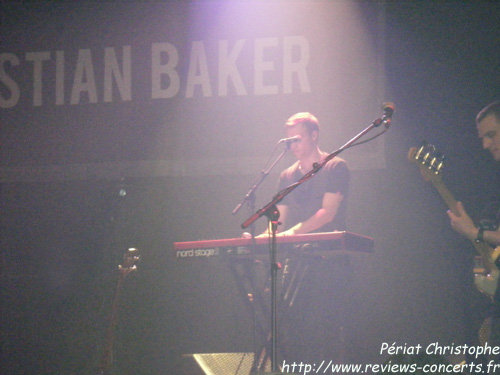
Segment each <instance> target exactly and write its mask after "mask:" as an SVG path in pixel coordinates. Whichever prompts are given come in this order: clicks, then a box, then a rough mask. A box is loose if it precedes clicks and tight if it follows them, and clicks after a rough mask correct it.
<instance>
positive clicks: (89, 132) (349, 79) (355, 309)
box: [0, 1, 500, 375]
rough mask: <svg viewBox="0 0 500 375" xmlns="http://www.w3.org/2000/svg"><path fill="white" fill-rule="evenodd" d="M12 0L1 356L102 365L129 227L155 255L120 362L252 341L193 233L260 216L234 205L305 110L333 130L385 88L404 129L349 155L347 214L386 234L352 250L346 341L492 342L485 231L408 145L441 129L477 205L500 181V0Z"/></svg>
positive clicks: (156, 362) (119, 341)
mask: <svg viewBox="0 0 500 375" xmlns="http://www.w3.org/2000/svg"><path fill="white" fill-rule="evenodd" d="M1 6H2V8H1V9H2V10H1V46H0V111H1V112H0V113H1V118H0V126H1V134H2V141H1V151H2V153H1V166H0V179H1V180H0V182H1V185H0V188H1V190H0V194H1V203H2V206H1V213H2V217H1V233H2V237H1V241H2V242H1V260H2V262H1V299H2V301H1V306H2V314H1V345H2V346H1V353H0V355H1V359H0V366H1V368H0V372H1V373H2V374H6V375H7V374H9V375H10V374H12V375H13V374H16V375H17V374H37V375H38V374H67V373H71V374H95V373H96V372H97V366H98V364H99V360H100V356H101V354H102V350H103V343H104V336H105V335H104V333H105V330H106V328H107V318H108V315H109V313H110V309H111V303H112V299H113V294H114V291H115V286H116V283H117V279H118V274H117V266H118V264H119V263H120V262H121V260H122V255H123V253H124V252H125V250H126V249H127V248H129V247H137V248H138V249H139V250H140V253H141V261H140V262H139V264H138V271H137V272H136V273H134V274H132V275H130V276H129V277H127V279H126V280H125V283H124V287H123V293H122V298H121V306H120V311H119V321H118V324H117V330H116V337H115V348H114V349H115V350H114V371H116V373H121V374H169V375H170V374H183V373H184V371H185V370H184V368H185V362H186V361H187V359H185V358H183V357H182V355H183V354H188V353H217V352H223V353H224V352H251V351H253V350H254V349H255V346H256V343H255V340H254V339H253V337H254V334H253V328H252V327H253V318H252V316H251V314H250V313H249V312H248V311H247V310H246V309H245V306H244V304H243V301H242V296H241V293H239V291H238V290H237V288H236V283H235V280H234V279H233V278H232V276H231V274H230V272H229V269H228V264H227V262H226V261H224V260H220V259H207V260H192V261H183V262H180V261H176V260H175V259H174V258H173V254H172V244H173V242H175V241H193V240H200V239H218V238H233V237H239V236H240V235H241V233H242V230H241V229H240V224H241V223H242V222H243V221H244V220H245V219H246V218H247V217H248V216H250V214H251V212H250V211H248V210H247V209H246V208H244V209H242V210H241V211H240V212H239V213H238V214H237V215H234V216H233V215H232V214H231V211H232V210H233V208H234V207H235V206H236V204H237V203H239V201H240V200H241V198H242V197H243V196H244V194H245V193H246V192H247V191H248V189H249V188H250V186H251V185H252V183H253V182H254V181H255V179H256V177H257V176H258V174H259V172H260V171H261V170H262V169H263V168H264V166H265V163H266V161H267V160H268V156H269V155H270V154H271V152H272V151H273V147H274V144H275V142H276V141H277V140H278V139H280V138H282V137H283V132H282V125H281V124H283V123H284V121H285V120H286V118H288V117H289V116H290V115H292V114H293V113H295V112H299V111H310V112H313V113H315V114H316V115H317V116H318V117H319V119H320V121H321V123H322V133H321V146H322V148H323V149H325V150H327V151H333V150H334V149H336V148H337V147H339V146H341V145H342V144H344V143H345V142H346V141H347V140H349V139H350V138H351V137H352V136H354V135H355V134H357V133H358V132H359V131H361V130H362V129H363V128H364V127H365V126H367V125H368V124H370V122H371V121H372V120H374V119H375V118H377V117H378V116H380V105H381V103H382V102H384V101H392V102H394V103H395V104H396V107H397V109H396V113H395V115H394V118H393V124H392V126H391V128H390V129H389V131H388V132H387V133H386V134H385V135H384V136H382V137H380V138H378V139H377V140H376V141H374V142H372V143H368V144H365V145H363V146H360V147H357V148H353V149H350V150H348V151H346V152H345V153H344V154H343V155H342V156H343V158H345V159H346V160H347V162H348V163H349V165H350V166H351V168H352V182H351V192H350V197H349V211H348V230H349V231H351V232H355V233H359V234H363V235H367V236H370V237H373V238H374V239H375V252H374V253H373V254H368V255H366V254H365V255H355V256H354V255H353V257H352V259H351V266H352V272H350V278H351V279H352V280H351V281H350V284H351V285H350V289H349V294H348V298H347V300H346V301H344V302H343V304H344V306H345V309H347V313H348V316H349V317H350V321H349V323H348V327H349V332H348V334H347V338H346V344H345V345H346V351H347V355H346V357H345V358H346V362H348V363H382V362H383V361H385V360H386V359H387V358H388V355H386V354H380V348H381V344H382V343H389V344H392V343H394V342H396V343H398V344H399V345H417V344H420V345H423V346H424V347H425V346H426V345H428V344H430V343H433V342H439V343H440V344H443V345H446V344H452V343H455V344H462V343H470V342H474V340H475V335H476V332H477V329H478V327H479V324H480V323H481V320H482V317H483V314H484V311H485V309H486V307H487V300H486V298H485V297H483V296H481V295H480V294H479V292H477V291H476V290H475V288H474V286H473V285H472V272H471V270H472V259H473V256H474V252H473V249H472V248H471V246H470V244H469V243H467V242H466V241H464V240H462V239H460V238H459V237H458V236H457V235H456V234H455V233H454V232H453V231H452V230H451V229H450V228H449V223H448V219H447V216H446V207H445V206H444V204H443V203H442V202H441V200H440V198H439V196H438V195H437V193H436V192H435V191H434V189H433V187H432V186H431V185H430V184H427V183H425V182H423V181H422V179H421V178H420V175H419V173H418V170H417V168H416V167H415V166H414V165H411V164H409V162H407V160H406V154H407V151H408V149H409V148H410V147H412V146H416V145H418V144H419V143H420V141H421V140H424V139H425V140H427V141H429V142H431V143H434V144H436V145H437V146H438V147H439V148H440V149H441V150H442V151H443V152H444V153H445V154H446V155H447V160H446V166H445V172H444V179H445V182H446V183H447V185H448V186H449V187H450V189H451V190H452V191H453V192H454V193H455V195H456V197H457V198H458V199H460V200H463V201H464V204H465V205H466V207H467V208H468V209H469V210H470V212H471V214H472V216H474V217H478V216H479V215H480V212H481V211H482V209H483V206H484V205H485V204H486V203H487V202H489V201H491V200H498V199H499V195H498V191H499V187H500V181H499V173H498V167H497V166H495V165H494V163H493V161H492V160H491V158H490V156H489V155H488V154H487V153H486V152H484V151H482V150H481V144H480V142H479V140H478V139H477V135H476V130H475V125H474V117H475V115H476V113H477V112H478V111H479V110H480V109H481V108H482V107H483V106H484V105H486V104H487V103H488V102H490V101H492V100H495V99H500V42H499V41H500V28H499V27H498V25H500V5H499V4H498V3H496V2H476V1H474V2H425V1H424V2H388V3H383V2H340V1H339V2H336V1H315V2H309V1H293V2H285V1H283V2H281V1H271V2H257V1H255V2H252V1H198V2H181V1H177V2H176V1H172V2H134V1H129V2H104V3H97V2H95V3H92V2H88V3H87V2H85V3H82V4H78V5H76V4H72V3H71V2H67V3H64V2H36V3H31V2H6V1H2V2H1ZM290 162H291V159H290V158H288V157H287V159H286V160H283V161H281V162H280V163H279V164H278V166H277V168H276V170H274V171H273V172H272V173H271V174H270V176H269V177H268V179H267V180H266V181H265V183H264V184H262V186H261V187H260V188H259V191H258V194H257V206H258V207H260V206H261V205H263V204H265V203H266V202H267V201H268V200H269V199H270V198H271V197H272V196H273V195H274V193H275V189H276V178H277V173H278V171H279V170H281V169H283V168H284V167H285V166H287V165H288V164H289V163H290ZM257 225H258V230H261V229H262V228H263V226H264V225H265V221H264V219H260V220H259V221H258V223H257ZM335 287H336V286H335V285H332V288H335ZM333 355H334V354H332V357H333ZM324 359H325V360H329V359H330V358H324Z"/></svg>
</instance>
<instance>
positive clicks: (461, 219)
mask: <svg viewBox="0 0 500 375" xmlns="http://www.w3.org/2000/svg"><path fill="white" fill-rule="evenodd" d="M456 207H457V209H456V211H457V212H456V213H457V214H454V213H453V212H452V211H448V216H449V218H450V223H451V226H452V227H453V229H455V230H456V231H457V232H458V233H460V234H462V235H463V236H465V237H467V238H468V239H470V240H471V241H475V240H477V239H478V238H479V237H480V234H479V229H478V228H477V227H476V226H475V225H474V222H473V221H472V219H471V218H470V216H469V215H468V214H467V212H466V211H465V209H464V206H463V204H462V202H458V203H457V206H456ZM482 240H483V242H486V243H488V244H490V245H492V246H499V245H500V231H498V230H497V231H492V230H485V231H483V233H482Z"/></svg>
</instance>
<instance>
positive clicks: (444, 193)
mask: <svg viewBox="0 0 500 375" xmlns="http://www.w3.org/2000/svg"><path fill="white" fill-rule="evenodd" d="M408 159H409V160H410V161H411V162H414V163H416V164H417V165H418V167H419V169H420V173H421V175H422V177H423V179H424V180H425V181H428V182H431V183H432V184H433V185H434V187H435V188H436V190H437V191H438V193H439V195H440V196H441V198H442V199H443V200H444V202H445V203H446V205H447V206H448V208H449V209H450V211H451V212H453V213H454V214H455V215H458V211H457V201H456V199H455V198H454V197H453V194H451V192H450V190H448V188H447V187H446V185H445V184H444V182H443V179H442V176H441V170H442V168H443V164H444V159H445V158H444V155H443V154H441V153H440V152H439V151H437V150H436V148H435V147H434V146H433V145H431V144H428V143H426V142H423V143H422V145H421V146H420V147H419V148H417V147H412V148H410V150H409V151H408ZM472 244H473V245H474V248H475V249H476V251H477V253H478V254H479V256H480V258H481V263H482V267H475V269H474V274H475V277H474V284H475V285H476V287H477V288H478V289H479V291H480V292H481V293H484V294H486V295H487V296H489V297H493V295H494V294H495V291H496V288H497V281H498V277H499V274H500V271H499V270H498V267H497V266H496V265H495V261H496V260H497V258H498V256H499V255H500V246H498V247H497V248H496V249H495V248H493V247H491V246H489V245H488V244H486V243H484V242H475V241H472Z"/></svg>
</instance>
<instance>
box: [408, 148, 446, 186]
mask: <svg viewBox="0 0 500 375" xmlns="http://www.w3.org/2000/svg"><path fill="white" fill-rule="evenodd" d="M408 160H410V161H411V162H413V163H416V164H417V165H418V167H419V168H420V174H421V175H422V177H423V179H424V180H425V181H431V182H433V183H435V184H436V183H437V184H440V183H442V178H441V170H442V169H443V164H444V160H445V156H444V155H443V154H442V153H441V152H439V151H437V150H436V147H434V145H432V144H429V143H427V142H425V141H423V142H422V144H421V145H420V147H418V148H417V147H412V148H410V150H409V151H408Z"/></svg>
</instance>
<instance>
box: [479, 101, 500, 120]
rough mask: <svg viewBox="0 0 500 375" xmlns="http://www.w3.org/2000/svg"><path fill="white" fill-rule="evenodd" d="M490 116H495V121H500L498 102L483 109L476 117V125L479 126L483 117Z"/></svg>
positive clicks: (499, 105)
mask: <svg viewBox="0 0 500 375" xmlns="http://www.w3.org/2000/svg"><path fill="white" fill-rule="evenodd" d="M491 114H493V115H495V117H496V119H497V121H500V100H497V101H495V102H493V103H490V104H488V105H487V106H486V107H484V108H483V109H482V110H481V112H479V113H478V114H477V116H476V124H479V123H480V122H481V121H483V120H484V118H485V117H487V116H489V115H491Z"/></svg>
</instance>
